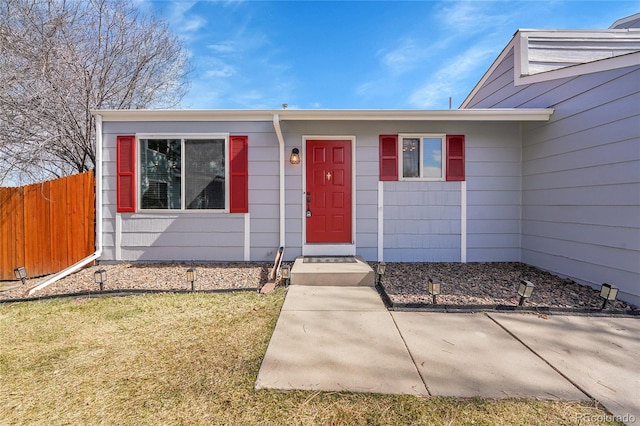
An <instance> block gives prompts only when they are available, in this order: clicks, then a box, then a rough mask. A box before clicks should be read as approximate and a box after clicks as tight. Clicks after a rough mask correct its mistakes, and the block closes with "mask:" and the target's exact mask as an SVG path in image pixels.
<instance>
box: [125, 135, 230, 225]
mask: <svg viewBox="0 0 640 426" xmlns="http://www.w3.org/2000/svg"><path fill="white" fill-rule="evenodd" d="M230 135H231V134H230V133H221V132H217V133H184V132H183V133H136V134H135V138H136V203H137V207H136V213H138V212H139V213H160V214H167V213H180V214H193V213H194V212H195V213H215V214H221V213H222V214H224V213H230V211H231V209H230V202H231V201H230V200H229V198H230V197H229V194H230V188H231V182H230V181H231V178H230V170H229V157H230V143H231V142H230V140H231V137H230ZM147 139H179V140H180V170H181V178H180V208H179V209H143V208H142V191H141V185H142V167H140V161H141V159H142V156H141V148H140V144H141V141H142V140H147ZM199 139H202V140H204V139H211V140H219V139H223V140H224V193H225V196H224V209H187V206H186V198H185V197H186V194H187V191H186V184H187V183H186V181H187V180H186V178H185V175H184V173H185V171H186V161H187V156H186V149H185V146H186V140H199Z"/></svg>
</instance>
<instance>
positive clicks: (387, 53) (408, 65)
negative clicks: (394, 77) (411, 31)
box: [377, 37, 433, 74]
mask: <svg viewBox="0 0 640 426" xmlns="http://www.w3.org/2000/svg"><path fill="white" fill-rule="evenodd" d="M432 49H433V46H432V45H431V44H430V43H428V42H427V41H416V39H415V38H413V37H407V38H404V39H402V40H401V41H400V42H399V44H398V45H397V46H396V47H395V48H393V49H381V50H379V51H378V53H377V56H379V57H380V58H381V59H380V60H381V62H382V64H383V65H385V66H386V67H387V68H388V69H389V70H391V71H392V72H393V73H395V74H402V73H405V72H408V71H411V70H413V69H414V68H416V67H417V66H418V64H419V63H420V62H422V61H424V60H425V59H426V58H427V57H428V56H429V54H430V51H431V50H432Z"/></svg>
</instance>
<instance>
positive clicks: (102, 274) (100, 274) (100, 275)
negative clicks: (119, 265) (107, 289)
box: [93, 269, 107, 291]
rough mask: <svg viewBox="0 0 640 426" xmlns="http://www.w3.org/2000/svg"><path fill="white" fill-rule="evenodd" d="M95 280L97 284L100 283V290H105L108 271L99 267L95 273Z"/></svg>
mask: <svg viewBox="0 0 640 426" xmlns="http://www.w3.org/2000/svg"><path fill="white" fill-rule="evenodd" d="M93 280H94V281H95V282H96V284H100V291H104V283H105V281H107V271H105V270H104V269H98V270H97V271H95V272H94V273H93Z"/></svg>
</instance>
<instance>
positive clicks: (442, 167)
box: [398, 133, 447, 182]
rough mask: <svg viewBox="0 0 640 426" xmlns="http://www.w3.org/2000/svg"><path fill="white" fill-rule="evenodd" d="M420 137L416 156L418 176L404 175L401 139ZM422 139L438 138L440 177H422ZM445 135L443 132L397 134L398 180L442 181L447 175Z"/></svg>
mask: <svg viewBox="0 0 640 426" xmlns="http://www.w3.org/2000/svg"><path fill="white" fill-rule="evenodd" d="M404 139H420V148H419V150H420V153H419V158H418V167H419V174H420V176H418V177H404V155H403V154H402V153H403V140H404ZM424 139H440V177H424V161H423V160H424ZM446 152H447V135H446V134H444V133H400V134H398V180H400V181H420V182H443V181H445V180H446V177H447V170H446V163H447V162H446Z"/></svg>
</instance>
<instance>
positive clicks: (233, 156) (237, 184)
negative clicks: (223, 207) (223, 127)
mask: <svg viewBox="0 0 640 426" xmlns="http://www.w3.org/2000/svg"><path fill="white" fill-rule="evenodd" d="M229 151H230V156H229V177H230V181H229V192H230V194H229V211H230V212H231V213H248V212H249V138H248V137H247V136H231V137H230V139H229Z"/></svg>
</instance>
